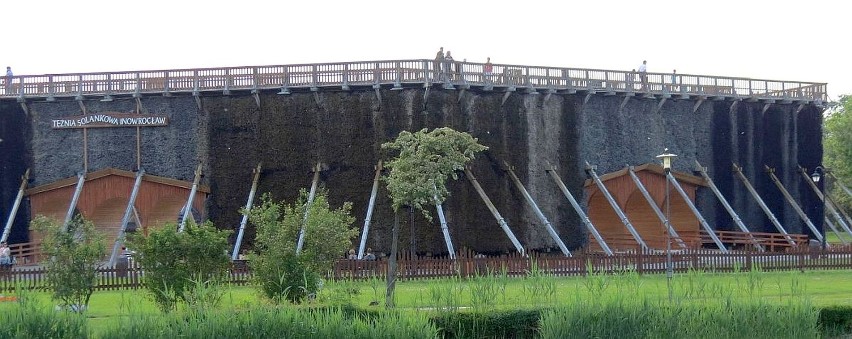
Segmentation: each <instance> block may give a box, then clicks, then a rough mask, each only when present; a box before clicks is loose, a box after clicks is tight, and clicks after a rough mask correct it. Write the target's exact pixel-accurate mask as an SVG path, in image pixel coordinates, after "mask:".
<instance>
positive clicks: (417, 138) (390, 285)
mask: <svg viewBox="0 0 852 339" xmlns="http://www.w3.org/2000/svg"><path fill="white" fill-rule="evenodd" d="M382 148H383V149H386V150H389V151H393V152H398V154H397V155H396V157H394V158H393V159H391V160H390V161H389V162H388V163H387V167H388V168H390V174H389V175H388V176H387V177H385V178H384V181H385V182H386V183H387V187H388V192H389V194H390V197H391V200H392V201H393V204H392V207H393V210H394V223H393V235H392V240H391V254H390V260H389V261H388V280H387V295H386V300H385V304H386V306H387V307H393V306H394V303H393V293H394V288H395V286H396V268H397V267H396V266H397V265H396V260H397V258H396V256H397V248H398V246H397V241H398V239H399V209H400V207H403V206H411V207H412V208H415V209H418V210H420V212H422V213H423V215H424V216H425V217H426V218H427V219H429V220H432V216H431V214H430V213H429V211H428V210H427V209H426V207H427V206H434V205H435V204H437V203H442V202H443V201H444V200H445V199H446V197H447V196H448V195H449V192H448V191H447V186H446V182H447V180H448V179H449V178H453V180H455V179H457V178H458V175H457V174H456V173H457V171H461V170H463V169H464V166H465V164H467V163H468V162H470V161H471V160H473V158H474V156H475V155H476V153H478V152H481V151H484V150H486V149H488V147H485V146H483V145H480V144H479V142H478V141H477V140H476V138H474V137H472V136H471V135H470V134H468V133H465V132H458V131H456V130H453V129H452V128H449V127H442V128H436V129H434V130H432V131H431V132H427V129H425V128H424V129H422V130H420V131H417V132H415V133H411V132H408V131H402V132H401V133H399V136H397V138H396V140H394V141H392V142H387V143H384V144H382Z"/></svg>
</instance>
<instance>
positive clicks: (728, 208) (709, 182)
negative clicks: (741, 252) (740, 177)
mask: <svg viewBox="0 0 852 339" xmlns="http://www.w3.org/2000/svg"><path fill="white" fill-rule="evenodd" d="M695 166H696V171H698V172H699V173H701V176H702V177H704V181H706V182H707V185H708V186H710V190H711V191H713V194H715V195H716V199H718V200H719V202H721V203H722V206H724V207H725V210H726V211H728V215H730V216H731V219H734V223H735V224H737V227H738V228H739V229H740V231H742V232H745V233H746V234H748V238H749V240H751V242H752V244H754V247H755V248H757V250H758V251H760V252H763V251H765V250H764V249H763V246H761V245H760V242H759V241H757V238H755V237H754V234H752V233H751V231H749V230H748V227H746V225H745V224H744V223H743V220H742V219H740V216H739V215H737V212H736V211H734V208H733V207H731V204H729V203H728V200H727V199H725V196H724V195H722V192H721V191H719V188H717V187H716V184H715V183H713V179H711V178H710V176H709V175H707V171H706V170H705V169H704V167H703V166H701V164H700V163H699V162H698V160H696V161H695Z"/></svg>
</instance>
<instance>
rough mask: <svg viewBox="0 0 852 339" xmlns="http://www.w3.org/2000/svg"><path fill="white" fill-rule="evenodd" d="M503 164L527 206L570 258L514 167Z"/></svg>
mask: <svg viewBox="0 0 852 339" xmlns="http://www.w3.org/2000/svg"><path fill="white" fill-rule="evenodd" d="M503 164H504V165H505V166H506V171H507V172H509V177H510V178H512V181H513V182H514V183H515V186H516V187H517V188H518V191H520V192H521V195H523V196H524V199H526V201H527V204H528V205H529V206H530V207H531V208H532V209H533V211H534V212H535V215H536V216H537V217H538V219H539V220H541V222H542V223H543V224H544V227H545V228H546V229H547V233H549V234H550V237H551V238H553V241H555V242H556V244H557V245H558V246H559V249H560V250H561V251H562V254H564V255H565V256H566V257H570V256H571V252H570V251H568V248H567V247H565V243H563V242H562V239H560V238H559V235H558V234H556V230H554V229H553V226H552V225H551V224H550V221H548V220H547V217H545V216H544V213H542V212H541V209H539V208H538V205H537V204H536V203H535V200H533V198H532V196H530V193H529V192H527V189H526V188H525V187H524V185H523V184H522V183H521V180H520V179H518V176H517V175H515V171H513V170H512V167H510V166H509V164H508V163H506V162H505V161H504V162H503Z"/></svg>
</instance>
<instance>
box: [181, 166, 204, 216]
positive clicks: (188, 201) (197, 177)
mask: <svg viewBox="0 0 852 339" xmlns="http://www.w3.org/2000/svg"><path fill="white" fill-rule="evenodd" d="M200 182H201V164H198V167H196V168H195V178H194V179H192V189H191V190H190V191H189V197H188V198H187V199H186V205H185V206H184V208H183V216H181V218H180V226H179V227H178V232H183V230H184V228H185V227H186V219H188V218H192V201H193V200H194V199H195V192H198V184H199V183H200ZM193 221H196V220H193Z"/></svg>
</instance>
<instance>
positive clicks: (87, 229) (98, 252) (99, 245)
mask: <svg viewBox="0 0 852 339" xmlns="http://www.w3.org/2000/svg"><path fill="white" fill-rule="evenodd" d="M31 224H32V228H33V229H35V230H37V231H39V232H42V234H44V239H43V240H42V243H41V250H42V253H44V255H45V256H46V257H49V259H48V260H45V261H44V262H43V265H44V267H45V269H46V270H47V282H48V285H49V286H50V289H51V290H52V291H53V299H54V300H58V301H59V302H60V305H61V306H62V307H63V308H68V309H73V310H75V311H77V312H83V311H85V309H86V307H87V306H88V305H89V299H90V298H91V296H92V293H93V292H94V291H95V286H96V285H97V283H98V272H97V269H98V267H99V266H100V261H101V259H102V258H103V256H104V255H105V252H106V249H105V247H104V243H103V237H102V236H101V235H100V233H98V232H97V231H96V230H95V225H94V224H93V223H92V222H91V221H88V220H84V219H83V218H82V217H80V216H77V217H75V218H74V219H72V220H71V222H69V223H68V227H67V230H63V226H62V223H60V222H58V221H56V220H54V219H51V218H48V217H45V216H42V215H39V216H37V217H36V218H35V219H33V221H32V222H31Z"/></svg>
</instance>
